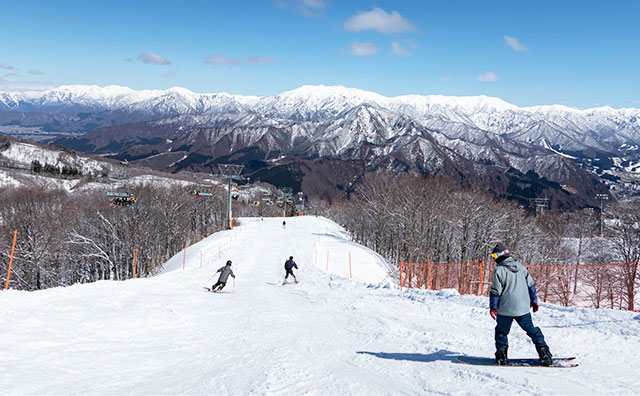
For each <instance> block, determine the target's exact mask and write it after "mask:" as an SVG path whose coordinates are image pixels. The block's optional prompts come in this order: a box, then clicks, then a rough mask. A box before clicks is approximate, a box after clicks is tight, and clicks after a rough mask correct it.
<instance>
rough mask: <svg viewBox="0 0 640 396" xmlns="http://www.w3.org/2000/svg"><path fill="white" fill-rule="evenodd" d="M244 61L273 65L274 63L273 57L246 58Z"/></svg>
mask: <svg viewBox="0 0 640 396" xmlns="http://www.w3.org/2000/svg"><path fill="white" fill-rule="evenodd" d="M244 60H245V61H247V62H248V63H271V62H273V61H274V59H273V56H245V57H244Z"/></svg>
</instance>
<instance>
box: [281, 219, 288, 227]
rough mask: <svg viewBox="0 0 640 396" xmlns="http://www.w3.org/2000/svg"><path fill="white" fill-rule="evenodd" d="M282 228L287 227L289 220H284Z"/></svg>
mask: <svg viewBox="0 0 640 396" xmlns="http://www.w3.org/2000/svg"><path fill="white" fill-rule="evenodd" d="M282 228H287V222H286V221H284V220H282Z"/></svg>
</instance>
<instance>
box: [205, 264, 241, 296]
mask: <svg viewBox="0 0 640 396" xmlns="http://www.w3.org/2000/svg"><path fill="white" fill-rule="evenodd" d="M218 272H219V273H220V277H219V278H218V281H217V282H216V283H215V284H214V285H213V286H211V291H212V292H219V291H220V290H222V288H223V287H224V286H225V285H226V284H227V279H229V275H231V276H232V277H233V279H235V278H236V276H235V275H234V274H233V271H231V260H228V261H227V265H225V266H224V267H220V268H219V269H218V270H217V271H216V274H217V273H218Z"/></svg>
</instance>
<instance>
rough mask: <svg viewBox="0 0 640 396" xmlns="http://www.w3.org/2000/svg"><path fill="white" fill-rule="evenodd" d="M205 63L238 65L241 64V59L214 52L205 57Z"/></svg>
mask: <svg viewBox="0 0 640 396" xmlns="http://www.w3.org/2000/svg"><path fill="white" fill-rule="evenodd" d="M204 63H208V64H210V65H232V66H237V65H239V64H240V61H239V60H237V59H236V58H233V57H226V56H222V55H218V54H213V55H211V56H208V57H206V58H205V60H204Z"/></svg>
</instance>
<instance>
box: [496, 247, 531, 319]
mask: <svg viewBox="0 0 640 396" xmlns="http://www.w3.org/2000/svg"><path fill="white" fill-rule="evenodd" d="M530 289H534V290H535V288H534V284H533V279H532V278H531V275H529V271H527V269H526V268H524V266H523V265H522V264H520V262H519V261H517V260H515V259H513V258H511V257H507V258H506V259H504V260H503V261H502V262H501V263H500V264H498V266H497V267H496V269H495V271H494V272H493V283H492V284H491V299H492V300H495V299H496V298H495V297H498V298H499V300H498V310H497V311H498V315H502V316H522V315H526V314H528V313H529V308H530V306H531V298H532V296H531V294H530ZM534 296H535V291H534Z"/></svg>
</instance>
